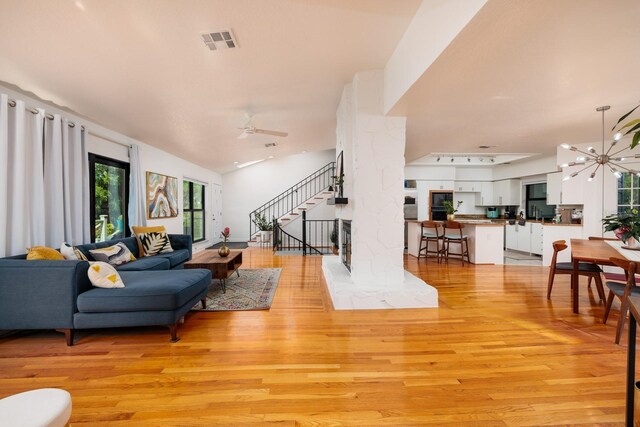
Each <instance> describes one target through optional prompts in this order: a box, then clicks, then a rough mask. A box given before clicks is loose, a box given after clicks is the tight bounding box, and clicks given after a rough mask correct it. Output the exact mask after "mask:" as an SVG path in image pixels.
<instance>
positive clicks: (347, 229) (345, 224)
mask: <svg viewBox="0 0 640 427" xmlns="http://www.w3.org/2000/svg"><path fill="white" fill-rule="evenodd" d="M342 263H343V264H344V266H345V267H347V270H349V271H351V221H344V220H343V221H342Z"/></svg>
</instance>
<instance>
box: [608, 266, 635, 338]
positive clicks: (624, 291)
mask: <svg viewBox="0 0 640 427" xmlns="http://www.w3.org/2000/svg"><path fill="white" fill-rule="evenodd" d="M610 260H611V262H612V263H614V264H615V265H617V266H618V267H620V268H622V269H624V272H625V276H626V277H627V281H626V283H620V282H610V281H607V282H606V285H607V288H609V296H608V297H607V307H606V308H605V310H604V316H603V318H602V323H605V324H606V323H607V318H608V317H609V312H610V311H611V305H612V304H613V299H614V297H618V298H620V318H619V319H618V327H617V328H616V344H620V336H621V335H622V330H623V329H624V324H625V322H626V321H627V312H628V311H629V301H628V298H629V296H632V295H633V296H639V295H640V288H638V287H637V286H636V266H637V264H636V263H635V262H633V261H629V260H626V259H624V258H610Z"/></svg>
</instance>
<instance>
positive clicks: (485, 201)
mask: <svg viewBox="0 0 640 427" xmlns="http://www.w3.org/2000/svg"><path fill="white" fill-rule="evenodd" d="M477 184H478V186H479V187H480V191H479V192H478V193H476V206H493V205H494V203H493V182H491V181H481V182H478V183H477Z"/></svg>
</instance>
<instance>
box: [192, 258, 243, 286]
mask: <svg viewBox="0 0 640 427" xmlns="http://www.w3.org/2000/svg"><path fill="white" fill-rule="evenodd" d="M241 265H242V251H231V253H229V256H226V257H224V258H222V257H221V256H220V255H218V250H217V249H207V250H204V251H202V252H200V253H197V254H195V255H194V256H193V258H192V259H191V260H190V261H187V262H185V263H184V268H204V269H206V270H210V271H211V276H212V278H213V279H218V280H220V285H221V286H222V292H224V293H226V292H227V279H228V278H229V277H231V275H232V274H233V273H236V274H237V275H238V277H240V272H239V271H238V269H239V268H240V266H241Z"/></svg>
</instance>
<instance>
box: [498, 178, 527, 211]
mask: <svg viewBox="0 0 640 427" xmlns="http://www.w3.org/2000/svg"><path fill="white" fill-rule="evenodd" d="M520 203H521V200H520V180H519V179H503V180H501V181H495V182H494V183H493V204H495V205H498V206H519V205H520Z"/></svg>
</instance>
